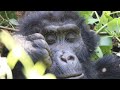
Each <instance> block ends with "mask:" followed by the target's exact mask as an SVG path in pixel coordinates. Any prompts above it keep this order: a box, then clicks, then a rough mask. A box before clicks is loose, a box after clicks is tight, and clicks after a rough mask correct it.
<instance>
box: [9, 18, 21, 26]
mask: <svg viewBox="0 0 120 90" xmlns="http://www.w3.org/2000/svg"><path fill="white" fill-rule="evenodd" d="M9 22H10V23H12V24H13V25H16V26H17V25H19V23H18V22H17V20H16V19H14V18H13V19H9Z"/></svg>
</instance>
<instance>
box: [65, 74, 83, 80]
mask: <svg viewBox="0 0 120 90" xmlns="http://www.w3.org/2000/svg"><path fill="white" fill-rule="evenodd" d="M83 78H84V73H82V74H80V75H75V76H70V77H67V78H66V79H83Z"/></svg>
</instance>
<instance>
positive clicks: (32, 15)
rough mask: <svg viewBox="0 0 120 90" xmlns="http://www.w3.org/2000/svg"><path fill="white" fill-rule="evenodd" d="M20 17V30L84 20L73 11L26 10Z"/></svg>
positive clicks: (75, 22) (77, 22) (78, 22)
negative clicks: (23, 15) (22, 16)
mask: <svg viewBox="0 0 120 90" xmlns="http://www.w3.org/2000/svg"><path fill="white" fill-rule="evenodd" d="M25 16H27V17H24V18H22V19H21V20H20V21H19V23H20V30H33V29H34V28H38V29H39V30H40V28H41V29H42V28H43V27H45V26H46V25H64V24H67V23H72V24H76V25H78V24H80V23H82V22H83V21H84V19H83V18H80V17H79V14H78V13H77V12H75V11H34V12H28V13H26V14H25Z"/></svg>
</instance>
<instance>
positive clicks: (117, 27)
mask: <svg viewBox="0 0 120 90" xmlns="http://www.w3.org/2000/svg"><path fill="white" fill-rule="evenodd" d="M106 30H107V32H108V33H109V34H110V35H112V36H117V37H120V18H115V19H113V20H112V21H110V22H109V23H108V25H107V28H106Z"/></svg>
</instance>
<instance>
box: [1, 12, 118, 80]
mask: <svg viewBox="0 0 120 90" xmlns="http://www.w3.org/2000/svg"><path fill="white" fill-rule="evenodd" d="M19 23H20V26H19V29H20V31H19V32H16V33H14V34H13V37H14V38H15V40H17V41H18V40H19V41H18V43H19V44H21V45H22V46H23V48H24V49H25V50H26V51H27V52H28V54H29V55H30V56H31V58H32V59H33V61H34V62H36V61H38V60H44V61H45V62H47V63H48V64H51V62H52V64H51V67H50V68H48V69H47V71H46V73H48V72H50V73H53V74H55V75H56V77H57V78H78V79H104V78H106V79H108V78H109V79H110V78H120V74H119V67H118V63H119V60H120V58H118V57H116V56H107V57H104V58H102V59H100V60H98V62H92V61H91V60H90V56H91V55H92V54H93V52H94V50H95V49H96V46H97V45H98V42H99V37H98V36H97V35H96V34H95V32H93V31H91V30H90V29H89V28H88V26H87V25H86V24H85V23H84V19H83V18H82V17H80V16H79V15H78V13H77V12H73V11H34V12H26V14H25V15H24V17H23V18H22V19H21V20H20V21H19ZM68 24H72V25H73V27H74V25H76V26H75V27H74V32H75V34H76V37H74V36H73V37H74V38H75V39H76V40H77V42H76V41H74V43H71V42H66V41H65V40H66V39H65V37H67V35H66V34H65V35H64V33H65V32H66V31H65V30H66V29H68V28H70V27H71V26H70V25H68ZM65 25H68V27H67V26H65ZM47 26H49V28H48V29H49V30H46V27H47ZM50 28H52V30H53V31H54V34H53V36H54V35H55V36H54V37H52V40H53V41H54V42H55V43H54V44H53V45H48V42H47V41H46V35H47V34H50V33H51V32H50V31H52V30H51V29H50ZM56 28H57V29H56ZM78 28H79V30H77V29H78ZM71 29H72V28H71ZM69 31H70V32H71V31H73V30H68V31H67V32H69ZM74 32H73V33H74ZM76 32H77V33H76ZM46 33H47V34H46ZM42 35H43V36H42ZM68 35H69V34H68ZM58 37H59V39H58ZM63 37H64V38H63ZM69 37H70V38H71V36H69ZM77 37H78V38H77ZM48 39H49V38H48ZM55 40H56V41H55ZM62 40H63V41H62ZM5 54H6V52H3V54H2V56H5ZM6 55H7V54H6ZM21 67H22V66H21V65H20V64H18V65H16V68H15V69H14V71H13V72H14V73H13V74H14V78H17V79H18V78H24V77H23V75H22V74H21V73H22V72H21V71H20V69H21ZM105 67H106V69H108V71H106V72H104V71H103V72H101V69H103V68H105ZM18 72H19V73H20V74H19V75H18V74H17V73H18ZM81 74H84V76H83V77H78V76H80V75H81Z"/></svg>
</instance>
